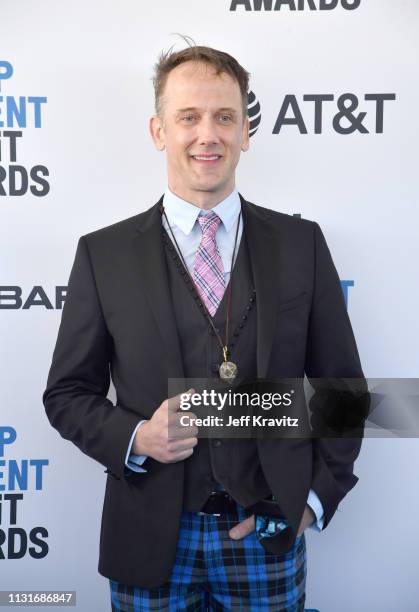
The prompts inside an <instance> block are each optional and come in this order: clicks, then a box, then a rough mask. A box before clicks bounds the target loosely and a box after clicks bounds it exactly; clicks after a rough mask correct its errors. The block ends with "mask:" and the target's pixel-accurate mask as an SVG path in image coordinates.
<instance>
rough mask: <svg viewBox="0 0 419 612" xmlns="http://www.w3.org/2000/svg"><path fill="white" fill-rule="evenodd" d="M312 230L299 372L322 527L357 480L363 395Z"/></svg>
mask: <svg viewBox="0 0 419 612" xmlns="http://www.w3.org/2000/svg"><path fill="white" fill-rule="evenodd" d="M314 226H315V227H314V258H315V278H314V291H313V302H312V309H311V314H310V321H309V332H308V338H307V352H306V364H305V372H306V375H307V377H308V379H309V382H310V383H311V385H312V386H313V388H314V391H315V392H314V395H313V397H312V398H311V400H310V404H309V409H310V412H311V425H312V429H313V453H314V468H313V480H312V489H313V490H314V491H315V493H316V494H317V495H318V497H319V499H320V501H321V503H322V506H323V509H324V527H326V526H327V525H328V523H329V522H330V520H331V518H332V516H333V514H334V513H335V511H336V509H337V506H338V504H339V503H340V501H341V500H342V499H343V497H344V496H345V495H346V494H347V493H348V492H349V491H350V490H351V489H352V488H353V487H354V486H355V484H356V482H357V480H358V478H357V476H355V475H354V473H353V467H354V462H355V459H356V458H357V457H358V455H359V452H360V448H361V442H362V435H363V418H362V414H364V412H365V410H367V409H368V405H369V395H368V387H367V383H366V381H365V378H364V374H363V372H362V368H361V363H360V359H359V355H358V350H357V347H356V342H355V338H354V335H353V332H352V327H351V323H350V321H349V316H348V313H347V309H346V306H345V302H344V298H343V292H342V289H341V285H340V281H339V276H338V274H337V271H336V268H335V266H334V264H333V261H332V258H331V255H330V252H329V249H328V247H327V244H326V241H325V239H324V236H323V233H322V231H321V229H320V227H319V226H318V225H317V223H315V224H314ZM360 415H361V416H360Z"/></svg>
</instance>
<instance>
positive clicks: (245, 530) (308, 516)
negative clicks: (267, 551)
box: [228, 504, 316, 540]
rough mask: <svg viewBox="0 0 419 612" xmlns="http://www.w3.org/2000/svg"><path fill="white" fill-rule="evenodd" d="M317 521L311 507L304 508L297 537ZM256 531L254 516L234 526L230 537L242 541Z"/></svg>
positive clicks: (229, 533)
mask: <svg viewBox="0 0 419 612" xmlns="http://www.w3.org/2000/svg"><path fill="white" fill-rule="evenodd" d="M315 520H316V517H315V514H314V512H313V510H312V509H311V508H310V506H309V505H308V504H307V505H306V507H305V508H304V513H303V517H302V519H301V523H300V526H299V527H298V532H297V537H300V536H301V535H302V534H303V533H304V530H305V529H307V527H309V526H310V525H312V524H313V523H314V521H315ZM254 530H255V515H254V514H252V516H249V517H247V518H246V519H244V521H242V522H241V523H237V525H234V527H232V529H230V531H229V532H228V535H229V536H230V538H232V539H233V540H241V539H242V538H245V537H246V536H247V535H249V533H252V531H254Z"/></svg>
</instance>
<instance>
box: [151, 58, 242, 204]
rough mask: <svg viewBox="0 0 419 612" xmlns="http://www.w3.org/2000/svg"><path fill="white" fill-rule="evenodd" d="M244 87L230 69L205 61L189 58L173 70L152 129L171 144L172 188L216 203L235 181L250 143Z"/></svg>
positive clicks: (163, 145) (161, 142)
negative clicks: (222, 69)
mask: <svg viewBox="0 0 419 612" xmlns="http://www.w3.org/2000/svg"><path fill="white" fill-rule="evenodd" d="M242 113H243V111H242V103H241V94H240V88H239V85H238V83H237V81H236V80H235V79H233V78H232V77H231V76H230V75H228V74H226V73H221V74H220V75H216V74H215V73H214V69H213V68H212V67H211V66H208V65H207V64H204V63H202V62H198V63H197V62H191V61H189V62H185V63H183V64H181V65H180V66H177V67H176V68H174V69H173V70H172V71H171V72H170V73H169V75H168V77H167V81H166V86H165V88H164V92H163V97H162V117H161V119H160V118H157V117H153V118H152V119H151V121H150V131H151V134H152V137H153V140H154V142H155V145H156V147H157V148H158V149H159V150H163V149H166V156H167V170H168V179H169V187H170V189H171V190H172V191H173V192H174V193H176V194H177V195H179V196H180V197H183V198H184V199H185V200H187V201H190V202H192V203H194V204H198V205H204V206H215V204H217V203H218V202H220V201H221V200H222V199H224V198H225V197H227V195H228V194H229V193H231V191H233V189H234V186H235V169H236V166H237V164H238V161H239V158H240V151H247V149H248V148H249V119H248V117H246V119H245V121H243V114H242Z"/></svg>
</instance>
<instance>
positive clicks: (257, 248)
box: [239, 194, 280, 378]
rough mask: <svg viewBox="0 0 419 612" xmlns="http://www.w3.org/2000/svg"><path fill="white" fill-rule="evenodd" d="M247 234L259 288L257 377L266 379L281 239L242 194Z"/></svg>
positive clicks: (262, 211)
mask: <svg viewBox="0 0 419 612" xmlns="http://www.w3.org/2000/svg"><path fill="white" fill-rule="evenodd" d="M239 195H240V200H241V203H242V214H243V224H244V232H245V235H246V240H247V245H248V249H249V255H250V263H251V267H252V274H253V280H254V284H255V289H256V311H257V375H258V378H265V377H266V373H267V370H268V366H269V358H270V354H271V349H272V342H273V337H274V330H275V327H276V319H277V311H278V304H279V297H280V295H279V291H280V285H279V283H280V279H279V276H278V264H277V262H278V260H279V256H280V255H279V239H278V236H277V234H276V233H275V232H274V231H273V229H272V225H271V223H270V222H269V219H270V215H269V211H267V210H266V209H261V208H258V207H256V206H254V205H253V204H251V203H250V202H246V200H245V199H244V198H243V196H242V195H241V194H239Z"/></svg>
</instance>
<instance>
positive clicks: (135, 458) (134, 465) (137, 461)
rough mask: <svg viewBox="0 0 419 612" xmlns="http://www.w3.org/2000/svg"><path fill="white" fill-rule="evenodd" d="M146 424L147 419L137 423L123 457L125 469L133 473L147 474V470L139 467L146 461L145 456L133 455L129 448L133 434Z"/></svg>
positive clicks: (132, 440)
mask: <svg viewBox="0 0 419 612" xmlns="http://www.w3.org/2000/svg"><path fill="white" fill-rule="evenodd" d="M146 422H147V419H143V420H142V421H140V422H139V423H138V425H137V427H136V428H135V429H134V431H133V433H132V436H131V439H130V441H129V444H128V450H127V454H126V456H125V465H126V466H127V468H129V469H130V470H132V471H133V472H147V470H145V469H144V468H142V467H140V466H141V465H142V464H143V463H144V461H145V460H146V459H147V455H136V454H135V453H132V452H131V448H132V445H133V443H134V438H135V434H136V433H137V431H138V429H139V428H140V427H141V425H142V424H143V423H146Z"/></svg>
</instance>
